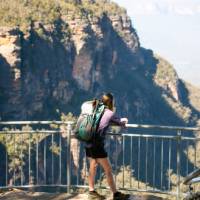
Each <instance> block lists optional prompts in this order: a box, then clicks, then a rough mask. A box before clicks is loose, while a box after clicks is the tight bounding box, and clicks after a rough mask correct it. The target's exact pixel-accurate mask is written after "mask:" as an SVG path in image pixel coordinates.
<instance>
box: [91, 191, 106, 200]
mask: <svg viewBox="0 0 200 200" xmlns="http://www.w3.org/2000/svg"><path fill="white" fill-rule="evenodd" d="M93 199H94V200H97V199H98V200H103V199H106V198H105V197H104V196H103V195H100V194H99V193H98V192H96V191H89V193H88V200H93Z"/></svg>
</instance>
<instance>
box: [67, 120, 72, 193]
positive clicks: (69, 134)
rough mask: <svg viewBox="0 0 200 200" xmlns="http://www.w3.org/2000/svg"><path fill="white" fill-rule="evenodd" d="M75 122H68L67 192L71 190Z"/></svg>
mask: <svg viewBox="0 0 200 200" xmlns="http://www.w3.org/2000/svg"><path fill="white" fill-rule="evenodd" d="M72 124H73V122H67V193H70V192H71V191H70V190H71V133H72Z"/></svg>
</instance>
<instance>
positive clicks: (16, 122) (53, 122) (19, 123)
mask: <svg viewBox="0 0 200 200" xmlns="http://www.w3.org/2000/svg"><path fill="white" fill-rule="evenodd" d="M30 124H74V122H73V121H67V122H63V121H8V122H0V125H30Z"/></svg>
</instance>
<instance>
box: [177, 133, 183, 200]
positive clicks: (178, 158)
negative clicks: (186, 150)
mask: <svg viewBox="0 0 200 200" xmlns="http://www.w3.org/2000/svg"><path fill="white" fill-rule="evenodd" d="M181 139H182V138H181V130H178V132H177V196H176V199H177V200H180V167H181Z"/></svg>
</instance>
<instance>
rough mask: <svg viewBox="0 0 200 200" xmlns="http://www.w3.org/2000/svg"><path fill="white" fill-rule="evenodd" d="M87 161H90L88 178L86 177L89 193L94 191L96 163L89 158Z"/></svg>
mask: <svg viewBox="0 0 200 200" xmlns="http://www.w3.org/2000/svg"><path fill="white" fill-rule="evenodd" d="M89 161H90V168H89V176H88V183H89V191H94V184H95V176H96V169H97V165H98V163H97V161H96V159H93V158H89Z"/></svg>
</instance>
